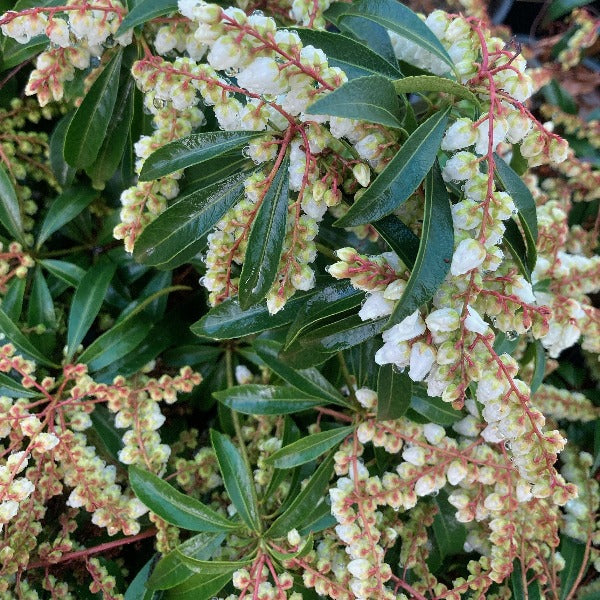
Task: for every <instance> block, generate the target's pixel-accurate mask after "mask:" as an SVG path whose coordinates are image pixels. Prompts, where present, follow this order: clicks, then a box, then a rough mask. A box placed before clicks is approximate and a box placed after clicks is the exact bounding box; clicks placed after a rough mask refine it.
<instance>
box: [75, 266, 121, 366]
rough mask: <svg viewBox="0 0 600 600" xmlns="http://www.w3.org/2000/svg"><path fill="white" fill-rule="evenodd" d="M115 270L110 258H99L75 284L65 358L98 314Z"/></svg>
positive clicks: (77, 344)
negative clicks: (77, 283)
mask: <svg viewBox="0 0 600 600" xmlns="http://www.w3.org/2000/svg"><path fill="white" fill-rule="evenodd" d="M115 270H116V265H115V264H113V263H112V262H110V260H108V259H104V260H100V261H98V263H97V264H96V265H94V266H93V267H92V268H91V269H90V270H89V271H88V272H87V273H86V274H85V275H84V277H83V279H82V280H81V282H80V283H79V285H78V286H77V289H76V290H75V295H74V296H73V302H72V303H71V312H70V313H69V325H68V332H67V360H71V358H72V357H73V355H74V354H75V352H76V351H77V347H78V346H79V344H80V343H81V342H82V340H83V338H84V336H85V334H86V333H87V332H88V330H89V328H90V327H91V326H92V323H93V322H94V319H95V318H96V316H97V315H98V312H99V311H100V307H101V306H102V303H103V302H104V298H105V296H106V291H107V290H108V286H109V284H110V282H111V279H112V278H113V275H114V274H115Z"/></svg>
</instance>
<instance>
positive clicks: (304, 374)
mask: <svg viewBox="0 0 600 600" xmlns="http://www.w3.org/2000/svg"><path fill="white" fill-rule="evenodd" d="M253 346H254V349H255V350H256V353H257V354H258V356H259V357H260V358H261V359H262V361H263V362H264V363H265V364H266V365H267V367H269V369H271V371H273V373H275V374H276V375H278V376H279V377H281V379H283V380H284V381H287V383H289V384H290V385H292V386H294V387H295V388H296V389H297V390H299V391H301V392H303V394H307V395H309V396H312V397H313V398H318V399H320V402H321V404H323V402H326V403H330V402H332V403H334V404H339V405H341V406H347V403H346V401H345V400H344V397H343V396H342V395H341V394H340V392H338V390H337V389H336V388H335V387H334V386H333V385H331V383H329V381H327V379H325V377H323V375H321V373H319V371H318V370H317V369H315V368H310V369H295V368H293V367H291V366H289V365H287V364H286V363H284V362H283V361H281V360H279V352H280V350H281V344H278V343H277V342H275V341H272V340H261V339H257V340H255V341H254V344H253Z"/></svg>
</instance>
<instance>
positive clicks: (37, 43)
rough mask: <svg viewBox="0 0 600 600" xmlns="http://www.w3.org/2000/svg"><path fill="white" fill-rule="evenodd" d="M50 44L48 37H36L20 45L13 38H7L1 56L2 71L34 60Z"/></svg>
mask: <svg viewBox="0 0 600 600" xmlns="http://www.w3.org/2000/svg"><path fill="white" fill-rule="evenodd" d="M48 42H49V40H48V37H47V36H45V35H36V36H35V37H33V38H31V39H30V40H29V41H28V42H27V43H25V44H20V43H19V42H17V41H16V40H13V39H12V38H6V39H5V41H4V46H3V48H2V53H1V55H0V58H1V61H2V71H6V70H7V69H10V68H12V67H16V66H17V65H20V64H21V63H23V62H25V61H27V60H29V59H30V58H33V57H34V56H35V55H36V54H39V53H40V52H42V50H44V49H45V48H46V46H48Z"/></svg>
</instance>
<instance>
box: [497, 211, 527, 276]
mask: <svg viewBox="0 0 600 600" xmlns="http://www.w3.org/2000/svg"><path fill="white" fill-rule="evenodd" d="M504 225H505V227H506V231H505V233H504V238H503V240H502V241H503V243H504V245H505V246H507V247H508V250H509V252H510V253H511V256H512V257H513V260H514V261H515V263H517V266H518V267H519V271H521V275H523V277H525V279H527V281H529V282H531V269H530V268H529V261H528V260H527V258H528V256H527V247H526V246H525V241H524V240H523V235H522V234H521V231H520V230H519V227H518V225H517V224H516V223H515V221H514V220H513V219H507V220H506V221H504Z"/></svg>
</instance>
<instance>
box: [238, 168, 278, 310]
mask: <svg viewBox="0 0 600 600" xmlns="http://www.w3.org/2000/svg"><path fill="white" fill-rule="evenodd" d="M288 167H289V159H287V158H286V159H285V160H284V161H283V162H282V164H281V166H280V167H279V170H278V171H277V173H276V174H275V177H274V178H273V181H272V182H271V184H270V185H269V189H268V190H267V192H266V194H265V196H264V198H263V200H262V203H261V205H260V207H259V208H258V213H257V214H256V217H255V218H254V223H253V224H252V228H251V230H250V235H249V236H248V245H247V247H246V254H245V256H244V264H243V266H242V272H241V274H240V283H239V293H238V295H239V302H240V306H241V308H242V309H243V310H245V309H248V308H250V307H251V306H253V305H254V304H258V303H259V302H260V301H261V300H262V299H263V298H264V297H265V296H266V295H267V293H268V291H269V290H270V289H271V286H272V285H273V282H274V281H275V279H276V277H277V272H278V270H279V261H280V259H281V252H282V250H283V242H284V239H285V231H286V223H287V213H288V205H289V185H288V181H289V173H288Z"/></svg>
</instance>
